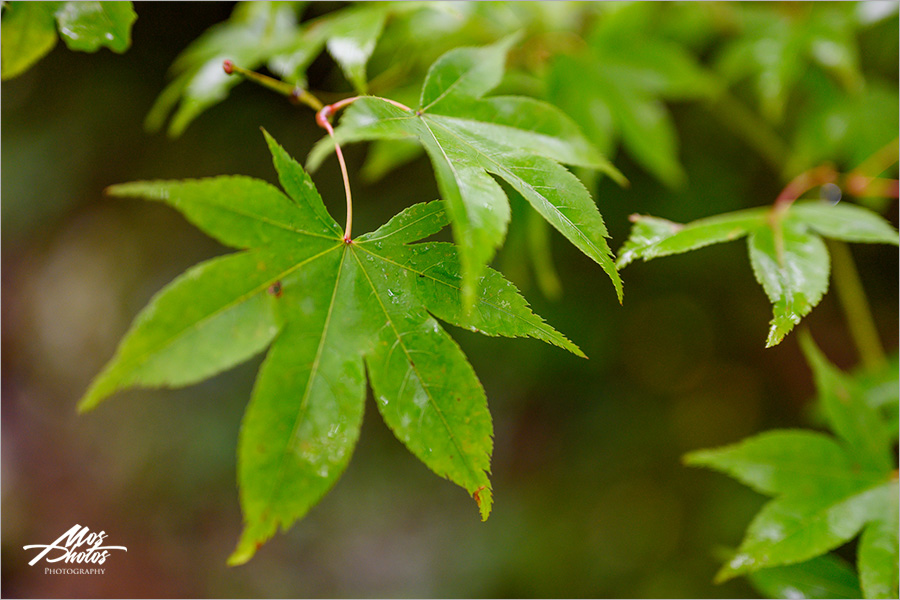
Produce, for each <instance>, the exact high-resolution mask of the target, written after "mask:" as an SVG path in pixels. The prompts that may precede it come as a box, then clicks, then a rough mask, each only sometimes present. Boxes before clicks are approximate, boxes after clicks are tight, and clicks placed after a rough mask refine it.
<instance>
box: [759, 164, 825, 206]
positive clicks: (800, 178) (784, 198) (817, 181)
mask: <svg viewBox="0 0 900 600" xmlns="http://www.w3.org/2000/svg"><path fill="white" fill-rule="evenodd" d="M837 177H838V174H837V171H835V170H834V167H832V166H831V165H821V166H819V167H815V168H814V169H810V170H809V171H804V172H803V173H800V174H799V175H797V176H796V177H794V178H793V179H792V180H791V181H790V183H788V184H787V185H786V186H784V189H783V190H781V193H780V194H778V197H777V198H776V199H775V207H774V210H775V211H776V212H778V213H784V212H785V211H786V210H787V209H788V208H790V207H791V204H793V203H794V200H796V199H797V198H799V197H800V196H802V195H803V194H805V193H806V192H808V191H809V190H811V189H813V188H814V187H819V186H820V185H825V184H826V183H834V182H835V181H836V180H837Z"/></svg>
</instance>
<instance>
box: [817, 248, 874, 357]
mask: <svg viewBox="0 0 900 600" xmlns="http://www.w3.org/2000/svg"><path fill="white" fill-rule="evenodd" d="M828 247H829V249H830V250H831V261H832V273H833V275H834V286H835V289H836V290H837V294H838V299H840V301H841V307H842V308H843V310H844V317H845V318H846V319H847V325H848V327H849V328H850V335H851V337H852V338H853V342H854V343H855V344H856V348H857V351H858V352H859V358H860V361H861V362H862V364H863V367H865V368H866V369H869V370H873V369H876V368H879V367H882V366H884V365H885V364H887V359H886V358H885V356H884V348H883V347H882V346H881V340H879V338H878V330H877V329H876V328H875V320H874V319H873V318H872V310H871V308H870V307H869V301H868V299H867V298H866V293H865V291H864V290H863V287H862V282H861V281H860V279H859V273H858V272H857V270H856V265H854V263H853V257H852V255H851V254H850V249H849V248H848V247H847V244H846V243H844V242H841V241H838V240H831V239H829V240H828Z"/></svg>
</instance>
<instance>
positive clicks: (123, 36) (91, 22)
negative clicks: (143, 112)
mask: <svg viewBox="0 0 900 600" xmlns="http://www.w3.org/2000/svg"><path fill="white" fill-rule="evenodd" d="M135 19H137V15H136V14H135V12H134V8H133V6H132V3H131V2H8V3H4V8H3V22H2V35H0V38H2V61H0V62H2V78H3V79H11V78H13V77H16V76H17V75H20V74H21V73H24V72H25V71H26V70H27V69H28V68H29V67H31V66H32V65H33V64H34V63H36V62H37V61H39V60H40V59H41V58H43V56H44V55H45V54H47V53H48V52H50V51H51V50H52V49H53V47H54V46H55V45H56V40H57V33H56V32H57V29H59V36H60V37H62V39H63V41H64V42H65V43H66V46H68V47H69V49H70V50H79V51H81V52H96V51H97V50H98V49H99V48H100V47H101V46H105V47H107V48H109V49H110V50H113V51H114V52H119V53H122V52H125V50H127V49H128V47H129V46H131V26H132V25H133V24H134V21H135Z"/></svg>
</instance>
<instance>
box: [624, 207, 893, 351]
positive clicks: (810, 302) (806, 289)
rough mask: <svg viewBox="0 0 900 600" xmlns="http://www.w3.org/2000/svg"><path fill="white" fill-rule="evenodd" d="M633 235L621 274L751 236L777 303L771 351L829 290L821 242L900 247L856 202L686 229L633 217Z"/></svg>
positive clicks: (718, 219)
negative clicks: (630, 267)
mask: <svg viewBox="0 0 900 600" xmlns="http://www.w3.org/2000/svg"><path fill="white" fill-rule="evenodd" d="M632 221H633V222H634V226H633V227H632V230H631V234H630V235H629V238H628V240H627V241H626V242H625V244H623V246H622V248H621V249H620V250H619V258H618V261H617V263H616V265H617V266H618V268H620V269H621V268H623V267H625V266H626V265H628V264H629V263H631V262H632V261H634V260H636V259H639V258H640V259H643V260H645V261H647V260H651V259H653V258H658V257H661V256H668V255H672V254H681V253H683V252H689V251H691V250H697V249H699V248H703V247H705V246H709V245H712V244H718V243H722V242H729V241H733V240H737V239H740V238H743V237H746V238H747V251H748V253H749V255H750V264H751V265H752V267H753V274H754V275H755V277H756V280H757V281H758V282H759V283H760V285H762V287H763V290H765V292H766V295H767V296H768V297H769V300H770V302H771V303H772V313H773V317H772V320H771V321H770V323H769V334H768V337H767V338H766V347H771V346H774V345H776V344H779V343H781V340H783V339H784V336H786V335H787V334H788V333H789V332H790V331H791V330H792V329H793V328H794V326H795V325H797V324H798V323H799V322H800V320H801V319H802V318H803V317H804V316H806V315H807V314H809V312H810V311H811V310H812V309H813V307H815V306H816V305H817V304H818V303H819V301H820V300H821V299H822V296H824V295H825V292H827V291H828V281H829V273H830V269H831V261H830V256H829V253H828V248H827V247H826V245H825V242H824V241H823V240H822V237H826V238H832V239H835V240H843V241H848V242H863V243H882V244H892V245H895V246H896V245H898V243H900V242H898V234H897V231H896V230H895V229H894V228H893V227H892V226H891V225H890V224H889V223H888V222H887V221H885V220H884V219H883V218H882V217H880V216H879V215H877V214H875V213H874V212H872V211H870V210H868V209H865V208H862V207H860V206H856V205H853V204H847V203H840V204H835V205H831V204H829V203H827V202H821V201H802V202H796V203H793V204H791V205H790V206H789V207H788V208H786V209H784V208H782V207H781V206H779V205H777V204H776V205H775V206H773V207H760V208H752V209H747V210H741V211H737V212H732V213H727V214H723V215H717V216H714V217H707V218H704V219H699V220H697V221H693V222H691V223H688V224H684V225H683V224H680V223H673V222H672V221H668V220H666V219H660V218H657V217H649V216H641V215H633V216H632Z"/></svg>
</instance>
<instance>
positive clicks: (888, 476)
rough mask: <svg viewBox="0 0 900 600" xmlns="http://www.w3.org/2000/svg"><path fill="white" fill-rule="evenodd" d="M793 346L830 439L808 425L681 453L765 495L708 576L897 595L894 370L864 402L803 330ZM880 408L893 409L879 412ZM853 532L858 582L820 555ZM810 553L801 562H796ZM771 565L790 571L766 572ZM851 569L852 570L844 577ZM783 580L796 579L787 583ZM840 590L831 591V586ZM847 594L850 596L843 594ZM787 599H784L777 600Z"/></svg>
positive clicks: (853, 380)
mask: <svg viewBox="0 0 900 600" xmlns="http://www.w3.org/2000/svg"><path fill="white" fill-rule="evenodd" d="M800 344H801V346H802V348H803V352H804V354H805V355H806V359H807V361H808V363H809V365H810V367H811V368H812V371H813V375H814V377H815V381H816V388H817V389H818V400H817V402H818V405H819V406H820V408H821V410H822V412H823V414H824V416H825V418H826V421H827V423H828V426H829V428H830V429H831V430H832V431H833V432H834V433H835V434H836V437H833V436H830V435H827V434H824V433H819V432H814V431H807V430H777V431H770V432H766V433H763V434H760V435H758V436H755V437H752V438H749V439H746V440H744V441H742V442H740V443H738V444H734V445H732V446H726V447H724V448H719V449H714V450H700V451H696V452H692V453H690V454H688V455H687V456H686V457H685V462H686V463H687V464H689V465H694V466H703V467H708V468H711V469H715V470H717V471H721V472H723V473H726V474H727V475H730V476H731V477H734V478H735V479H737V480H739V481H741V482H742V483H744V484H746V485H748V486H750V487H752V488H753V489H754V490H756V491H758V492H760V493H762V494H765V495H767V496H774V499H773V500H771V501H770V502H769V503H768V504H766V505H765V506H764V507H763V508H762V510H760V512H759V513H758V514H757V515H756V517H755V518H754V519H753V521H752V522H751V523H750V525H749V527H748V529H747V533H746V536H745V538H744V541H743V542H742V543H741V546H740V548H739V549H738V551H737V553H736V554H735V555H734V556H733V557H732V558H731V560H729V561H728V562H727V563H726V564H725V565H724V566H723V567H722V569H721V570H720V571H719V574H718V575H717V580H719V581H723V580H726V579H730V578H732V577H735V576H738V575H744V574H748V573H756V572H758V575H757V576H756V579H757V583H758V585H760V586H761V587H763V588H765V589H769V590H773V589H782V590H784V589H785V586H786V585H787V584H786V583H785V581H786V580H787V581H791V582H796V581H798V580H799V581H801V582H802V581H804V580H806V581H809V579H810V577H812V576H813V575H815V584H816V585H817V586H821V587H823V588H824V589H825V590H826V591H825V593H824V594H822V592H821V591H820V592H817V593H818V594H822V595H817V596H814V597H830V596H829V595H828V594H834V593H835V591H834V588H835V586H836V585H838V586H843V587H839V588H838V589H839V590H844V591H846V590H848V586H849V589H854V585H856V586H858V585H861V589H862V592H863V594H864V596H865V597H866V598H894V597H896V596H897V577H898V570H897V564H898V550H897V530H898V522H897V509H898V502H897V497H898V488H897V471H896V468H897V465H896V456H895V453H894V450H893V448H894V444H895V443H896V441H897V437H896V429H895V425H891V423H890V421H889V419H890V417H888V416H887V414H890V413H891V412H893V413H895V412H896V406H897V403H898V392H897V390H898V381H897V379H896V366H894V367H892V368H891V369H887V370H886V372H885V374H884V375H885V376H886V379H885V383H886V384H888V385H889V386H891V387H892V388H893V389H892V392H891V394H890V398H889V399H887V400H886V401H884V400H882V399H879V400H877V401H873V399H872V394H871V389H872V388H871V386H870V385H869V384H868V383H866V382H865V380H864V379H861V378H859V377H853V376H850V375H847V374H845V373H843V372H842V371H840V370H839V369H837V368H836V367H835V366H834V365H832V364H831V363H830V362H829V361H828V360H827V358H825V356H824V355H823V354H822V352H821V351H820V350H819V349H818V348H817V347H816V345H815V343H814V342H813V340H812V337H811V336H810V335H809V334H808V333H805V332H804V333H803V334H801V336H800ZM885 405H890V406H892V407H893V408H892V409H890V410H888V411H885V410H883V409H884V407H885ZM860 531H861V532H862V535H861V537H860V541H859V547H858V549H857V568H858V570H859V583H858V584H857V583H856V582H855V578H852V577H848V573H847V569H846V568H843V567H842V566H841V564H840V563H839V562H835V561H833V560H831V559H828V558H821V557H820V555H823V554H824V553H826V552H828V551H830V550H833V549H835V548H837V547H838V546H841V545H842V544H844V543H846V542H848V541H850V540H851V539H853V538H854V537H856V535H857V534H859V533H860ZM815 557H820V558H819V559H817V560H816V561H815V562H812V563H810V564H804V565H799V564H797V563H804V561H808V560H810V559H814V558H815ZM778 565H796V566H794V567H792V568H790V569H782V570H781V571H775V572H767V571H765V570H762V569H766V568H767V567H774V566H778ZM851 575H852V573H851ZM792 585H796V584H795V583H792ZM838 593H839V594H840V592H838ZM849 596H850V597H852V596H853V594H850V595H849ZM785 597H787V596H785Z"/></svg>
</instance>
